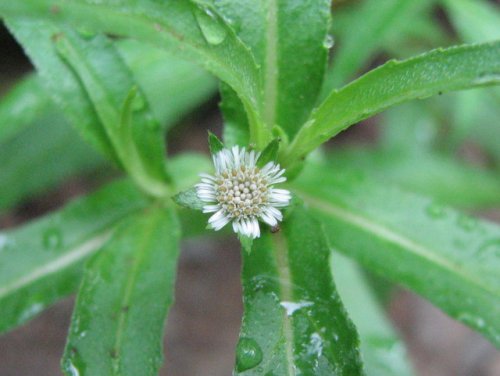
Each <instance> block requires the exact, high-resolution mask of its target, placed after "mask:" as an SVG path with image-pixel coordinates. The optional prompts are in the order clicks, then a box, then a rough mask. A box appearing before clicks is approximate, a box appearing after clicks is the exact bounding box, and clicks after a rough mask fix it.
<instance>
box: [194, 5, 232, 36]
mask: <svg viewBox="0 0 500 376" xmlns="http://www.w3.org/2000/svg"><path fill="white" fill-rule="evenodd" d="M195 16H196V21H198V25H199V26H200V30H201V32H202V34H203V36H204V37H205V39H206V40H207V42H208V43H210V44H213V45H217V44H221V43H222V42H224V40H225V39H226V36H227V31H226V29H225V28H224V26H223V25H222V24H221V23H220V21H219V20H217V18H216V17H215V15H214V14H213V13H212V12H211V11H210V10H208V9H207V10H205V11H204V12H203V11H197V12H196V13H195Z"/></svg>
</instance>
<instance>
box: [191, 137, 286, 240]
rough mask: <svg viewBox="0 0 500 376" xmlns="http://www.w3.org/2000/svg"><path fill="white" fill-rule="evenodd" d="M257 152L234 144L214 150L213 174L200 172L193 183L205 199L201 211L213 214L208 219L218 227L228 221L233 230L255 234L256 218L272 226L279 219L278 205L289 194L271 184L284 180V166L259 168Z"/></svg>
mask: <svg viewBox="0 0 500 376" xmlns="http://www.w3.org/2000/svg"><path fill="white" fill-rule="evenodd" d="M259 156H260V153H256V152H255V151H253V150H252V151H250V152H248V151H246V150H245V148H240V147H238V146H234V147H233V148H231V149H230V150H229V149H222V150H221V151H219V152H217V153H216V154H214V155H213V156H212V157H213V161H214V165H215V176H212V175H208V174H201V175H200V176H201V178H202V179H201V183H199V184H197V185H196V193H197V195H198V198H199V199H200V200H202V201H203V202H205V203H206V205H205V206H204V207H203V212H204V213H215V214H213V215H212V216H211V217H210V219H209V220H208V223H209V225H210V227H212V228H213V229H214V230H216V231H218V230H220V229H221V228H222V227H224V226H225V225H226V224H228V223H229V222H231V221H232V225H233V230H234V231H235V232H236V233H239V234H242V235H245V236H248V237H250V238H257V237H259V236H260V227H259V222H258V220H261V221H263V222H265V223H267V224H268V225H270V226H276V225H277V224H278V222H279V221H281V220H282V219H283V215H282V214H281V212H280V211H279V210H278V208H282V207H285V206H287V205H288V204H289V202H290V199H291V195H290V192H289V191H287V190H285V189H276V188H274V185H275V184H278V183H282V182H284V181H285V180H286V178H285V177H284V176H283V174H284V173H285V170H284V169H282V168H280V166H279V165H278V164H276V163H274V162H269V163H267V164H266V165H265V166H264V167H262V168H259V167H258V166H257V165H256V162H257V160H258V159H259Z"/></svg>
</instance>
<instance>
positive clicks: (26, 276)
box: [0, 154, 211, 332]
mask: <svg viewBox="0 0 500 376" xmlns="http://www.w3.org/2000/svg"><path fill="white" fill-rule="evenodd" d="M170 165H171V173H172V177H173V178H174V181H175V183H176V186H177V187H178V188H179V189H186V188H187V187H189V186H192V185H193V184H194V183H195V182H196V181H197V180H198V173H199V172H201V171H207V170H208V169H209V166H210V165H211V164H210V162H209V161H208V159H207V158H206V157H204V156H201V155H195V154H185V155H179V156H176V157H174V158H172V159H171V164H170ZM148 204H149V201H148V200H146V199H145V197H144V196H143V195H141V194H140V192H139V191H138V190H137V189H135V188H134V187H133V185H132V183H131V182H127V181H124V182H119V183H113V184H111V185H110V186H108V187H106V188H103V189H102V190H100V191H99V192H97V193H94V194H92V195H90V196H88V197H85V198H82V199H80V200H78V201H76V202H75V203H73V204H70V205H68V206H67V207H66V208H65V209H63V210H61V211H60V212H58V213H55V214H51V215H49V216H47V217H46V218H43V219H40V220H38V221H35V222H33V223H31V224H28V225H26V226H24V227H21V228H19V229H15V230H9V231H4V232H0V332H2V331H5V330H8V329H10V328H13V327H15V326H17V325H20V324H22V323H24V322H26V321H27V320H28V319H30V318H31V317H33V316H34V315H36V314H37V313H39V312H40V311H41V310H43V309H44V308H45V307H47V306H49V305H50V304H52V303H54V302H55V301H57V300H58V299H61V298H62V297H64V296H66V295H68V294H70V293H72V292H73V291H74V290H75V289H76V288H77V287H78V283H79V282H80V277H81V271H82V265H83V263H84V261H86V260H87V258H88V257H89V256H90V255H92V254H93V253H95V252H96V251H97V250H98V249H99V248H100V247H101V246H102V244H103V243H104V242H105V241H106V240H107V239H108V238H109V236H110V235H111V234H112V231H113V229H114V227H115V225H116V224H117V223H118V222H119V221H120V220H121V219H122V218H124V217H126V216H128V215H130V214H132V213H135V212H137V211H138V210H141V209H144V208H145V207H146V206H147V205H148ZM183 224H184V226H183V231H184V232H185V236H193V235H198V234H200V233H201V232H202V229H204V228H205V225H206V218H205V216H202V215H198V216H196V215H195V216H192V215H189V216H188V215H184V221H183Z"/></svg>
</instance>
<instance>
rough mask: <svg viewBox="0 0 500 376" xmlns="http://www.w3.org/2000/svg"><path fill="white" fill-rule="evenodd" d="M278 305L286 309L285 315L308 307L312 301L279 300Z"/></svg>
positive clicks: (290, 314)
mask: <svg viewBox="0 0 500 376" xmlns="http://www.w3.org/2000/svg"><path fill="white" fill-rule="evenodd" d="M280 305H281V306H282V307H283V308H284V309H285V310H286V314H287V316H292V315H293V314H294V313H295V311H298V310H299V309H301V308H305V307H310V306H312V305H313V303H311V302H306V301H303V302H298V303H295V302H285V301H283V302H280Z"/></svg>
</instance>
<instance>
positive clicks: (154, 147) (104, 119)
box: [54, 30, 168, 197]
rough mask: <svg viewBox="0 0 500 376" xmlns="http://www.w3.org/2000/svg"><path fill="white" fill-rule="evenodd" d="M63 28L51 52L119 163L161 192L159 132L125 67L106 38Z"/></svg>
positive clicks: (163, 190) (163, 178) (160, 194)
mask: <svg viewBox="0 0 500 376" xmlns="http://www.w3.org/2000/svg"><path fill="white" fill-rule="evenodd" d="M63 32H64V33H60V34H58V35H57V38H56V39H55V42H54V43H55V45H56V49H57V52H58V53H59V54H60V55H61V56H62V57H63V58H64V60H65V61H66V62H67V64H68V65H69V66H70V67H71V68H72V69H73V71H74V72H75V73H76V75H77V76H78V78H79V79H80V80H81V82H82V85H83V87H84V90H85V91H86V93H87V95H88V97H89V98H90V101H91V102H92V105H93V107H94V109H95V111H96V113H97V116H98V118H99V120H100V121H101V124H102V126H103V127H104V129H105V131H106V134H107V136H108V138H109V140H110V141H111V143H112V145H113V148H114V150H115V151H116V153H117V155H118V158H119V160H120V162H121V163H122V165H123V167H124V168H125V170H126V171H127V172H128V173H129V174H130V176H131V177H132V178H133V179H134V180H135V181H136V183H137V184H138V185H139V186H140V187H141V188H142V189H143V190H144V191H145V192H147V193H149V194H151V195H153V196H157V197H163V196H165V194H166V191H167V187H166V185H165V182H166V181H168V177H167V174H166V169H165V162H164V159H165V158H164V154H165V145H164V140H163V132H162V130H161V128H160V125H159V123H158V120H157V119H155V118H154V117H153V114H152V113H151V111H150V109H149V106H148V104H147V102H146V98H145V97H144V95H143V94H142V93H140V92H139V91H138V89H137V88H136V87H135V86H134V83H133V81H132V80H131V79H130V76H131V74H130V71H129V70H128V69H127V67H126V66H125V64H124V63H123V61H122V60H121V59H120V58H119V55H118V53H117V52H116V50H115V49H114V47H113V45H112V44H111V43H110V42H109V41H108V40H107V38H105V37H102V36H96V37H94V38H92V39H91V40H85V39H83V38H82V37H79V36H78V35H77V34H76V33H75V32H72V31H70V30H64V31H63ZM103 61H104V62H105V64H103Z"/></svg>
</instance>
